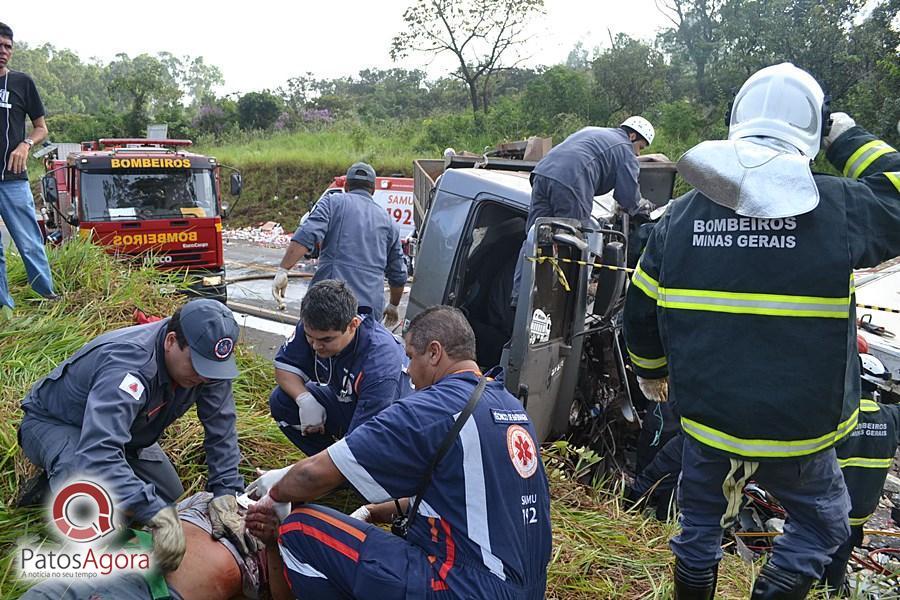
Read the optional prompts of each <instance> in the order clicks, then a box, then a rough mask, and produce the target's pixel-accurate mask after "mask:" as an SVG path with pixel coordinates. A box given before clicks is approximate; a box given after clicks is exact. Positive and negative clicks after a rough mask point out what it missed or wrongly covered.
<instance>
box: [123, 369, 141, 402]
mask: <svg viewBox="0 0 900 600" xmlns="http://www.w3.org/2000/svg"><path fill="white" fill-rule="evenodd" d="M119 389H120V390H122V391H123V392H125V393H126V394H128V395H129V396H131V397H132V398H134V399H135V400H140V399H141V394H143V393H144V384H143V383H141V380H140V379H138V378H137V377H135V376H134V375H132V374H131V373H128V374H127V375H125V377H124V378H123V379H122V383H120V384H119Z"/></svg>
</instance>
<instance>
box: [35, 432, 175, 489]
mask: <svg viewBox="0 0 900 600" xmlns="http://www.w3.org/2000/svg"><path fill="white" fill-rule="evenodd" d="M80 438H81V428H80V427H76V426H74V425H67V424H65V423H59V422H55V421H49V420H45V419H41V418H40V417H37V416H34V415H30V414H26V415H25V418H24V419H22V424H21V425H20V426H19V444H20V445H21V446H22V450H23V451H24V452H25V456H27V457H28V460H30V461H31V462H32V463H34V464H35V465H37V466H39V467H43V468H44V470H45V471H46V472H47V477H48V479H49V480H50V489H51V490H52V491H53V492H56V491H57V490H59V489H60V488H62V487H63V486H64V485H65V484H66V483H67V482H68V480H69V479H71V478H72V477H74V476H76V475H78V473H76V472H75V469H76V467H77V465H76V464H75V450H76V448H78V440H79V439H80ZM125 460H126V461H127V462H128V464H129V466H130V467H131V469H132V471H134V474H135V475H137V476H138V477H140V478H141V480H143V481H145V482H147V483H150V484H153V486H154V487H155V488H156V493H157V495H158V496H159V497H160V498H162V499H163V500H165V501H166V502H170V503H171V502H175V501H176V500H178V498H179V497H181V495H182V494H184V486H183V485H182V484H181V479H179V478H178V473H177V472H176V471H175V467H173V466H172V463H171V461H169V458H168V457H167V456H166V454H165V452H163V450H162V448H160V447H159V444H153V445H152V446H150V447H148V448H134V449H130V448H126V449H125ZM101 475H102V474H101Z"/></svg>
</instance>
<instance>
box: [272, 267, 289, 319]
mask: <svg viewBox="0 0 900 600" xmlns="http://www.w3.org/2000/svg"><path fill="white" fill-rule="evenodd" d="M287 285H288V270H287V269H284V268H282V267H279V268H278V274H277V275H275V279H273V280H272V297H273V298H275V302H277V303H278V310H284V309H285V305H284V298H285V296H286V295H287Z"/></svg>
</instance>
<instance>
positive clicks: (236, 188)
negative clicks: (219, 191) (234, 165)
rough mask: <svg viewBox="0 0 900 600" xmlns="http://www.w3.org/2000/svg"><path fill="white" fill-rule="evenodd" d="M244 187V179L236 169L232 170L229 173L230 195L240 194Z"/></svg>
mask: <svg viewBox="0 0 900 600" xmlns="http://www.w3.org/2000/svg"><path fill="white" fill-rule="evenodd" d="M243 188H244V180H243V179H242V178H241V174H240V173H238V172H237V171H232V173H231V195H232V196H240V195H241V190H242V189H243Z"/></svg>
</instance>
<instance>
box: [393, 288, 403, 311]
mask: <svg viewBox="0 0 900 600" xmlns="http://www.w3.org/2000/svg"><path fill="white" fill-rule="evenodd" d="M402 299H403V286H402V285H401V286H399V287H392V288H391V297H390V302H391V304H393V305H394V306H400V300H402Z"/></svg>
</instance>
